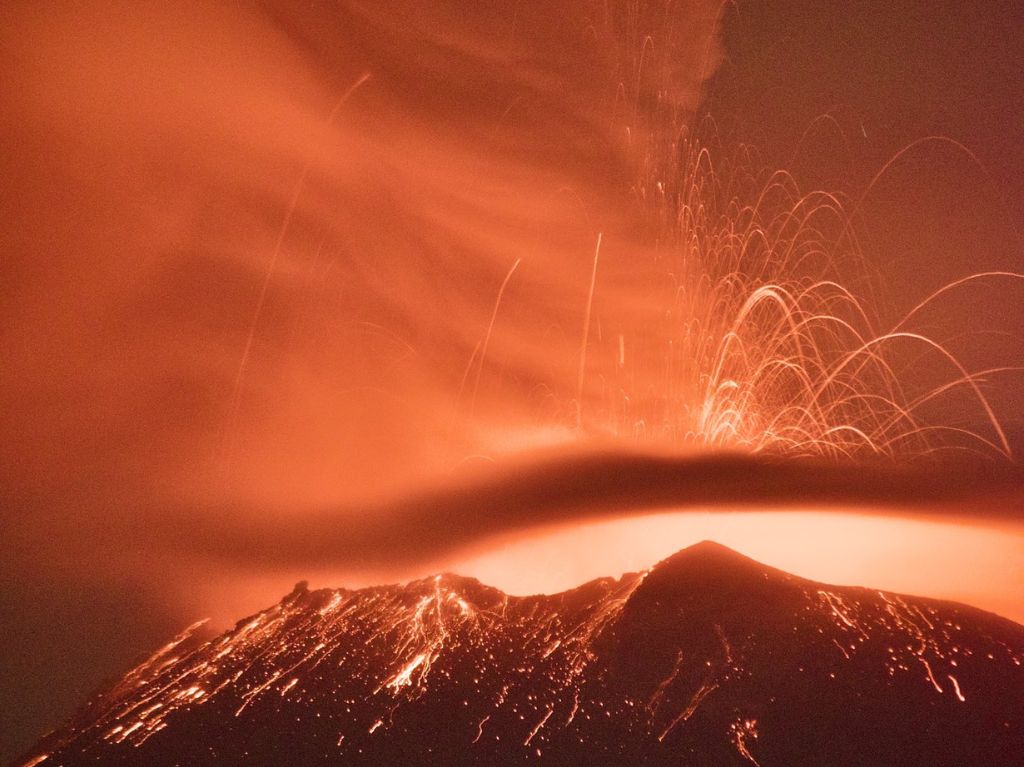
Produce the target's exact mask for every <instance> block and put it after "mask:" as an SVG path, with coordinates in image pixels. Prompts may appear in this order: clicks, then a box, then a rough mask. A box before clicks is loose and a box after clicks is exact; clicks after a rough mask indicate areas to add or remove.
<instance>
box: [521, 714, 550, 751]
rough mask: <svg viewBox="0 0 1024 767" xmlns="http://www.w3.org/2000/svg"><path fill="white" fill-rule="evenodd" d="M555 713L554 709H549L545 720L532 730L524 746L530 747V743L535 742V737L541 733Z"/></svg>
mask: <svg viewBox="0 0 1024 767" xmlns="http://www.w3.org/2000/svg"><path fill="white" fill-rule="evenodd" d="M552 713H554V708H549V709H548V712H547V713H546V714H544V718H543V719H541V720H540V721H539V722H537V726H536V727H534V728H533V729H532V730H530V734H529V735H527V736H526V740H524V741H523V745H524V746H528V745H530V741H531V740H533V738H534V736H535V735H536V734H537V733H538V732H540V730H541V728H542V727H543V726H544V725H545V724H547V721H548V719H550V718H551V714H552Z"/></svg>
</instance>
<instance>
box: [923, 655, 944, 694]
mask: <svg viewBox="0 0 1024 767" xmlns="http://www.w3.org/2000/svg"><path fill="white" fill-rule="evenodd" d="M917 659H918V660H919V661H921V663H923V664H924V667H925V669H926V670H927V671H928V681H930V682H931V683H932V687H934V688H935V691H936V692H938V693H941V692H942V691H943V690H942V687H940V686H939V683H938V682H937V681H936V679H935V674H933V673H932V666H931V664H930V663H929V662H928V659H927V658H923V657H921V656H918V658H917Z"/></svg>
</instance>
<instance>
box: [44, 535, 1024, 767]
mask: <svg viewBox="0 0 1024 767" xmlns="http://www.w3.org/2000/svg"><path fill="white" fill-rule="evenodd" d="M1022 663H1024V626H1020V625H1018V624H1015V623H1013V622H1011V621H1008V620H1005V619H1003V618H1000V617H998V616H996V615H992V614H989V613H985V612H982V611H980V610H977V609H974V608H970V607H966V606H963V605H959V604H954V603H950V602H941V601H937V600H932V599H922V598H916V597H906V596H899V595H896V594H890V593H886V592H879V591H871V590H867V589H861V588H845V587H843V588H840V587H833V586H826V585H823V584H819V583H815V582H812V581H808V580H804V579H801V578H797V577H795V576H792V575H789V574H787V573H784V572H782V571H779V570H775V569H773V568H770V567H766V566H764V565H762V564H759V563H757V562H755V561H753V560H750V559H747V558H746V557H743V556H741V555H739V554H737V553H735V552H733V551H731V550H729V549H727V548H725V547H723V546H719V545H717V544H714V543H710V542H705V543H700V544H697V545H696V546H692V547H690V548H687V549H684V550H683V551H680V552H679V553H678V554H675V555H674V556H672V557H670V558H669V559H666V560H665V561H663V562H661V563H660V564H658V565H657V566H655V567H654V568H652V569H651V570H650V571H649V572H647V573H644V574H630V575H626V576H623V577H622V578H620V579H618V580H616V579H612V578H603V579H599V580H596V581H592V582H590V583H587V584H585V585H583V586H580V587H579V588H577V589H573V590H571V591H567V592H564V593H561V594H555V595H552V596H532V597H511V596H507V595H505V594H503V593H502V592H500V591H498V590H497V589H493V588H489V587H487V586H484V585H482V584H481V583H479V582H478V581H476V580H473V579H469V578H461V577H458V576H454V575H439V576H436V577H434V578H428V579H424V580H419V581H415V582H413V583H410V584H408V585H405V586H384V587H376V588H368V589H361V590H358V591H348V590H344V589H341V590H327V589H324V590H317V591H309V590H308V589H307V588H306V586H305V584H299V585H298V586H296V588H295V590H294V591H293V592H292V593H291V594H289V595H288V596H286V597H285V598H284V599H283V600H282V601H281V602H280V604H277V605H275V606H274V607H271V608H270V609H268V610H266V611H264V612H261V613H259V614H257V615H255V616H253V617H252V618H249V619H246V620H243V621H240V622H239V623H238V624H237V625H236V626H235V628H234V629H233V630H231V631H228V632H227V633H225V634H223V635H222V636H220V637H217V638H215V639H212V640H210V641H206V642H203V641H200V640H198V639H197V638H196V637H195V629H194V628H193V629H190V630H189V631H186V632H185V633H184V634H182V635H181V636H179V637H177V638H176V639H175V640H174V641H172V642H170V643H169V644H168V645H166V646H165V647H163V648H161V649H160V650H159V651H157V652H156V653H155V654H154V655H153V656H152V657H150V658H149V659H148V660H146V661H145V662H144V663H142V664H141V665H139V666H138V667H137V668H136V669H134V670H133V671H131V672H130V673H129V674H128V675H127V676H125V677H124V679H122V680H121V681H120V682H118V683H117V684H116V685H115V686H113V687H112V688H111V689H110V690H108V691H106V692H104V693H102V694H99V695H97V696H96V697H95V698H94V699H93V700H92V701H91V702H89V703H88V704H87V705H86V706H85V707H84V708H83V710H82V711H81V712H80V713H79V714H78V715H77V716H76V717H74V718H73V720H72V721H71V722H70V723H69V724H68V725H67V726H66V727H65V728H64V729H62V730H60V731H58V732H56V733H54V734H53V735H51V736H50V737H49V738H47V739H46V740H44V741H43V742H42V743H40V744H39V746H38V747H37V748H36V749H35V750H34V751H33V752H32V754H31V755H30V756H29V758H27V759H26V760H25V762H24V763H25V764H33V765H35V764H43V765H45V766H46V767H50V765H64V766H65V767H74V766H77V765H87V764H88V765H96V764H98V765H146V766H147V767H161V766H163V765H168V766H170V765H235V764H248V765H327V764H331V765H405V764H409V765H469V764H473V765H477V764H479V765H511V764H530V763H539V764H551V765H639V764H646V765H670V764H671V765H695V766H696V765H700V767H715V766H717V765H723V766H724V765H760V767H800V766H801V765H814V766H815V767H821V766H822V765H829V766H830V767H836V766H841V765H857V767H863V766H865V765H871V766H872V767H881V766H882V765H922V766H924V765H927V766H928V767H936V766H937V765H950V766H952V765H957V766H958V767H963V766H964V765H987V766H991V765H1021V764H1024V667H1022Z"/></svg>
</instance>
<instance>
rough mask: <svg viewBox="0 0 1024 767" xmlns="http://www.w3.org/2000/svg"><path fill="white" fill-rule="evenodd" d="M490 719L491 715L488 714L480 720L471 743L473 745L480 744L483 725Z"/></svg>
mask: <svg viewBox="0 0 1024 767" xmlns="http://www.w3.org/2000/svg"><path fill="white" fill-rule="evenodd" d="M490 718H491V715H490V714H488V715H487V716H485V717H484V718H483V719H481V720H480V724H478V725H477V728H476V737H475V738H473V742H474V743H479V742H480V738H482V737H483V735H484V725H485V724H487V721H488V720H489V719H490Z"/></svg>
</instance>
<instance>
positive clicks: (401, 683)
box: [388, 652, 427, 691]
mask: <svg viewBox="0 0 1024 767" xmlns="http://www.w3.org/2000/svg"><path fill="white" fill-rule="evenodd" d="M426 659H427V654H426V653H425V652H421V653H420V654H419V655H417V656H416V657H415V658H413V659H412V660H411V661H409V662H408V663H407V664H406V665H405V668H403V669H402V670H401V671H399V672H398V673H397V674H396V675H395V677H394V678H393V679H392V680H391V681H390V682H388V687H390V688H391V689H392V690H395V691H397V690H399V689H401V688H402V687H407V686H409V685H411V684H412V674H413V672H414V671H415V670H416V669H418V668H419V667H420V666H422V665H423V662H424V661H425V660H426Z"/></svg>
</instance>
